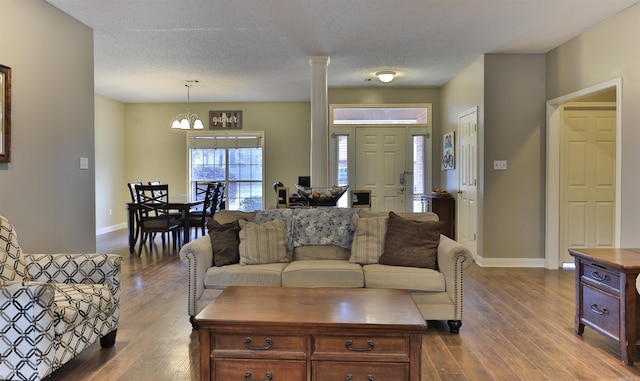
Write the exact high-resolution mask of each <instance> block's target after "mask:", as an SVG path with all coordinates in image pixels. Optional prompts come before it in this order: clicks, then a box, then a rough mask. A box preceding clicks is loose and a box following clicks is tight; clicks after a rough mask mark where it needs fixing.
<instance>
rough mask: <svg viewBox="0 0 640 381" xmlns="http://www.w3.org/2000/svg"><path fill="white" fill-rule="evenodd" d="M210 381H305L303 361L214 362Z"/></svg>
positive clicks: (305, 369)
mask: <svg viewBox="0 0 640 381" xmlns="http://www.w3.org/2000/svg"><path fill="white" fill-rule="evenodd" d="M211 373H212V375H211V376H212V378H211V379H212V380H221V381H227V380H238V381H241V380H246V381H267V380H269V381H270V380H277V381H300V380H306V379H307V365H306V362H304V361H282V360H280V361H276V360H273V361H270V360H232V359H228V360H227V359H224V360H216V361H215V362H214V363H213V366H212V369H211Z"/></svg>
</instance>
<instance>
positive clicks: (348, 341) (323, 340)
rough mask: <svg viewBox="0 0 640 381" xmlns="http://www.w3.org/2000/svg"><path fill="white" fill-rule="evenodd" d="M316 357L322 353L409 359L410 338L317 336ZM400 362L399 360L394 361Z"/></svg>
mask: <svg viewBox="0 0 640 381" xmlns="http://www.w3.org/2000/svg"><path fill="white" fill-rule="evenodd" d="M313 353H314V355H319V354H322V353H333V354H340V355H341V356H349V355H356V354H357V355H364V354H367V353H371V354H374V353H375V354H385V355H400V356H402V357H403V358H408V357H409V338H408V337H402V336H397V337H389V336H387V337H384V336H383V337H376V336H316V338H315V345H314V351H313ZM394 360H395V361H398V359H394Z"/></svg>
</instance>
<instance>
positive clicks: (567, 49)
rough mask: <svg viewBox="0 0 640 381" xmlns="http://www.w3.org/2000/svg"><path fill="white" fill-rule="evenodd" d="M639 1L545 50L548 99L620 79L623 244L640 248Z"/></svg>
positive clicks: (621, 225)
mask: <svg viewBox="0 0 640 381" xmlns="http://www.w3.org/2000/svg"><path fill="white" fill-rule="evenodd" d="M639 39H640V5H635V6H633V7H631V8H629V9H628V10H626V11H625V12H623V13H621V14H619V15H617V16H615V17H613V18H611V19H609V20H608V21H606V22H604V23H602V24H600V25H598V26H597V27H596V28H593V29H591V30H589V31H587V32H585V33H583V34H582V35H580V36H578V37H576V38H575V39H573V40H571V41H569V42H567V43H566V44H563V45H561V46H560V47H558V48H556V49H554V50H553V51H551V52H549V53H548V54H547V63H546V93H547V99H553V98H557V97H560V96H563V95H566V94H570V93H573V92H575V91H578V90H581V89H585V88H588V87H590V86H594V85H597V84H600V83H604V82H607V81H610V80H612V79H615V78H622V103H621V106H622V136H620V137H618V139H622V189H621V192H622V199H621V200H620V202H621V203H622V204H621V210H622V215H621V219H622V221H621V224H620V228H621V237H620V238H621V242H620V245H621V246H622V247H640V234H638V232H639V231H640V220H639V219H638V216H639V215H640V202H638V189H640V176H638V165H639V163H640V150H638V144H639V143H640V126H639V122H638V121H639V120H640V107H638V105H640V44H639V43H638V40H639Z"/></svg>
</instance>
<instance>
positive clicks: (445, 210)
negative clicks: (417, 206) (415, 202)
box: [427, 193, 456, 240]
mask: <svg viewBox="0 0 640 381" xmlns="http://www.w3.org/2000/svg"><path fill="white" fill-rule="evenodd" d="M427 202H428V204H427V211H429V212H433V213H435V214H437V215H438V218H439V219H440V221H441V222H442V234H444V235H446V236H447V237H449V238H451V239H453V240H455V239H456V238H455V233H454V231H455V225H454V222H455V206H456V202H455V199H454V198H453V197H451V195H450V194H448V193H444V194H438V195H434V194H433V193H432V194H431V195H427Z"/></svg>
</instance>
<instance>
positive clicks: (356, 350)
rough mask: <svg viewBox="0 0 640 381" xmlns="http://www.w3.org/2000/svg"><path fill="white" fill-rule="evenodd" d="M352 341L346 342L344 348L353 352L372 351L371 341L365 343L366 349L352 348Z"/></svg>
mask: <svg viewBox="0 0 640 381" xmlns="http://www.w3.org/2000/svg"><path fill="white" fill-rule="evenodd" d="M352 345H353V340H347V343H346V346H347V349H348V350H350V351H354V352H368V351H371V350H373V340H369V341H367V345H368V346H367V347H366V348H354V347H353V346H352Z"/></svg>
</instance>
